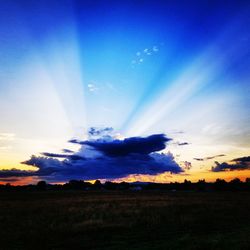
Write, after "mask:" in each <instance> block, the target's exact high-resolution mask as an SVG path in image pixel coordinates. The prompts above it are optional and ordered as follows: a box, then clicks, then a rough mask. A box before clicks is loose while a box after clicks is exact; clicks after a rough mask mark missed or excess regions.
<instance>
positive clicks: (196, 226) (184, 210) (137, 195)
mask: <svg viewBox="0 0 250 250" xmlns="http://www.w3.org/2000/svg"><path fill="white" fill-rule="evenodd" d="M0 226H1V231H0V232H1V233H0V249H3V250H5V249H102V250H114V249H117V250H118V249H119V250H125V249H126V250H128V249H133V250H135V249H138V250H139V249H142V250H146V249H148V250H149V249H162V250H165V249H202V250H206V249H250V193H249V192H204V193H202V192H160V191H142V192H125V191H123V192H122V191H120V192H115V191H113V192H111V191H110V192H108V191H103V192H102V191H98V192H97V191H84V192H82V191H58V192H56V191H50V192H48V191H47V192H0Z"/></svg>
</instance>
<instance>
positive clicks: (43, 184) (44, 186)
mask: <svg viewBox="0 0 250 250" xmlns="http://www.w3.org/2000/svg"><path fill="white" fill-rule="evenodd" d="M36 187H37V190H41V191H42V190H46V189H47V183H46V181H39V182H37V184H36Z"/></svg>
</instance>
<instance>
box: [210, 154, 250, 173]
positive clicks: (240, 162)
mask: <svg viewBox="0 0 250 250" xmlns="http://www.w3.org/2000/svg"><path fill="white" fill-rule="evenodd" d="M231 162H232V163H227V162H222V163H219V162H217V161H216V162H215V167H212V168H211V171H213V172H221V171H234V170H246V169H250V156H246V157H241V158H236V159H233V160H232V161H231Z"/></svg>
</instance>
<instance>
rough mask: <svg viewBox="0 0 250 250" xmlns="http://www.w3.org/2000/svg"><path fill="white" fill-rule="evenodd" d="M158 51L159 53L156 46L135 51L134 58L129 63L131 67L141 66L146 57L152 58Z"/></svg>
mask: <svg viewBox="0 0 250 250" xmlns="http://www.w3.org/2000/svg"><path fill="white" fill-rule="evenodd" d="M158 51H159V46H158V45H153V46H152V47H149V48H144V49H142V50H141V51H137V52H136V53H135V57H134V58H133V60H132V61H131V64H132V66H133V67H134V65H137V64H142V63H143V62H144V61H145V58H146V57H148V56H152V55H154V54H155V53H157V52H158Z"/></svg>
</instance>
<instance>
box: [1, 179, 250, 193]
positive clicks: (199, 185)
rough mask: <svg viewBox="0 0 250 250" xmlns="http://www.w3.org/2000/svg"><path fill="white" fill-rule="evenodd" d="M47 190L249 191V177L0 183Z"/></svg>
mask: <svg viewBox="0 0 250 250" xmlns="http://www.w3.org/2000/svg"><path fill="white" fill-rule="evenodd" d="M18 190H27V191H29V190H30V191H46V190H47V191H49V190H86V191H88V190H103V191H105V190H131V191H142V190H167V191H173V192H175V191H250V178H246V179H245V181H241V180H240V179H239V178H235V179H233V180H231V181H228V182H227V181H225V180H224V179H216V181H215V182H206V181H205V179H202V180H199V181H197V182H191V181H189V180H184V182H171V183H152V182H132V183H129V182H120V183H117V182H111V181H106V182H105V183H101V181H100V180H96V181H95V182H94V183H90V182H86V181H83V180H70V181H69V182H67V183H65V184H48V183H46V182H45V181H39V182H38V183H37V184H36V185H34V184H29V185H22V186H14V185H11V184H10V183H7V184H4V185H3V184H0V191H18Z"/></svg>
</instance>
